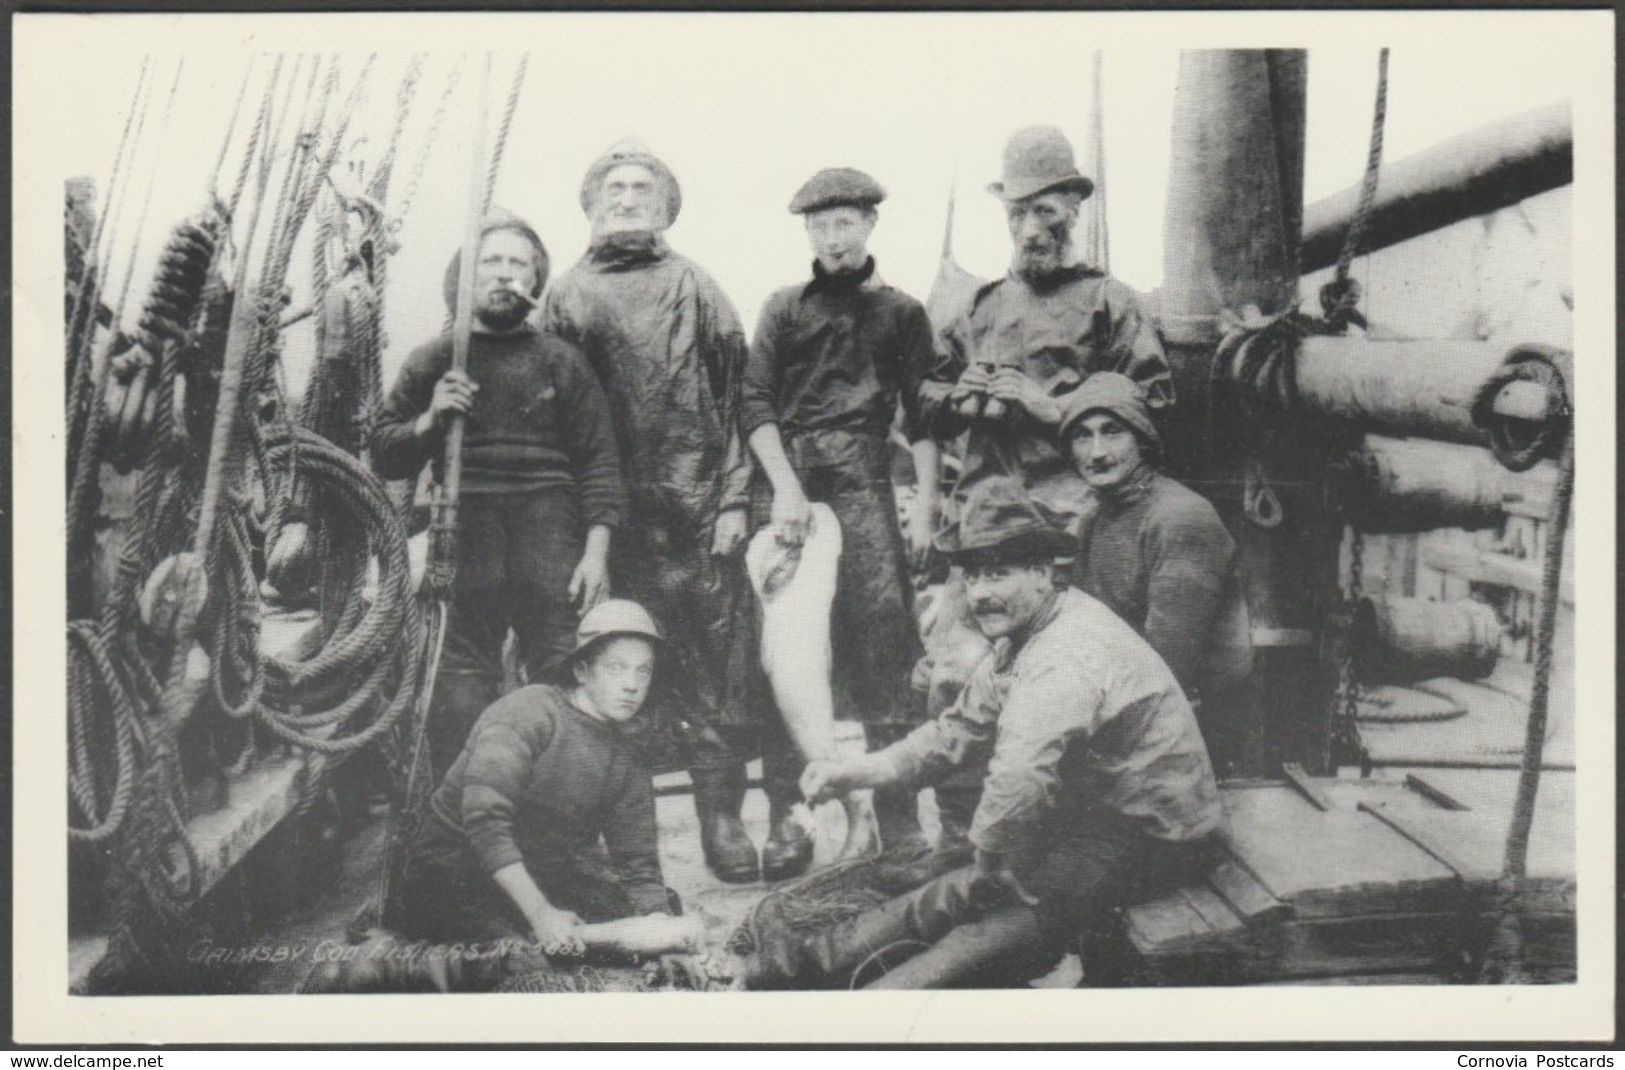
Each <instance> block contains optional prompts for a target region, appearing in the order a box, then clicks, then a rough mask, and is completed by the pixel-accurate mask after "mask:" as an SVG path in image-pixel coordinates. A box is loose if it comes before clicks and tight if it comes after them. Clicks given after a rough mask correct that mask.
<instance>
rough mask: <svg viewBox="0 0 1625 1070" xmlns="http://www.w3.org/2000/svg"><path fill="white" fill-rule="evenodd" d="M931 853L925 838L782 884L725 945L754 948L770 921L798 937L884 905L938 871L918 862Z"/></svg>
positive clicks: (743, 952) (744, 951) (735, 949)
mask: <svg viewBox="0 0 1625 1070" xmlns="http://www.w3.org/2000/svg"><path fill="white" fill-rule="evenodd" d="M930 853H931V848H930V847H929V846H927V845H925V844H920V843H914V844H909V845H907V846H903V847H896V848H893V849H891V850H888V851H883V852H881V853H880V854H878V855H872V856H870V857H866V858H854V859H851V860H848V861H845V862H836V863H834V864H833V865H829V866H825V867H824V868H822V869H817V870H814V871H812V872H811V873H808V874H807V875H806V876H804V877H799V878H797V879H796V880H793V881H790V882H788V883H785V884H782V885H780V886H779V887H777V888H775V889H773V890H772V891H771V892H769V893H767V895H765V896H763V897H762V899H761V900H760V901H758V902H757V904H756V905H755V906H754V907H752V908H751V911H750V913H749V914H747V915H746V916H745V920H744V921H743V922H741V923H740V926H739V928H737V929H736V930H734V932H733V935H731V936H730V937H729V938H728V942H727V944H726V945H725V946H726V949H727V950H728V951H730V952H732V953H733V954H736V955H740V956H748V955H751V954H753V953H754V952H755V951H756V950H757V949H758V947H759V946H760V945H761V938H760V934H761V931H762V929H761V927H762V926H765V925H768V924H771V925H773V926H775V927H782V928H783V929H785V930H787V935H789V936H792V937H799V936H803V935H806V934H808V933H812V932H815V931H817V930H820V929H824V928H828V927H829V926H832V925H836V924H839V923H840V922H843V921H846V920H847V919H848V918H852V917H855V916H857V915H858V914H861V913H863V912H864V911H865V910H870V909H872V908H874V907H877V906H880V905H881V904H882V903H885V902H886V901H888V900H890V899H894V898H896V897H897V896H899V895H902V894H904V893H905V892H908V891H911V890H912V889H913V888H915V887H918V886H919V885H921V884H924V883H925V882H926V881H927V880H929V879H930V878H931V877H932V876H934V873H929V872H924V871H923V870H922V868H921V866H920V863H922V862H923V861H924V860H925V858H926V856H927V855H929V854H930ZM768 918H771V919H772V920H771V922H768V921H767V920H765V919H768Z"/></svg>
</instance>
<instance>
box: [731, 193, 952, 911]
mask: <svg viewBox="0 0 1625 1070" xmlns="http://www.w3.org/2000/svg"><path fill="white" fill-rule="evenodd" d="M885 197H886V192H885V190H883V189H882V188H881V187H880V184H879V183H878V182H876V181H875V180H874V179H873V178H872V177H870V176H869V175H867V174H865V173H864V172H862V171H859V170H856V169H854V168H850V167H832V168H826V169H824V170H822V171H819V172H818V173H817V174H815V175H813V176H812V177H811V178H809V179H808V180H807V181H806V182H805V183H804V184H803V185H802V186H801V188H800V189H798V190H797V191H796V193H795V195H794V196H793V197H792V198H791V200H790V211H791V212H792V213H794V214H798V215H800V216H802V218H803V221H804V223H805V226H806V231H807V238H808V241H809V243H810V244H811V246H812V251H813V257H814V258H813V263H812V278H811V279H809V280H806V281H802V282H797V283H795V284H793V285H790V286H786V287H784V288H783V289H780V290H778V291H777V292H775V293H774V294H773V295H772V296H771V297H769V298H768V300H767V303H766V304H765V305H764V306H763V308H762V314H761V319H760V322H759V323H758V325H757V328H756V337H755V340H754V342H753V343H752V345H751V353H750V360H749V363H747V365H746V367H745V387H744V399H743V403H742V405H741V407H740V426H741V429H742V430H743V432H744V434H745V436H746V438H747V441H748V442H749V443H750V447H751V449H752V451H753V452H754V453H755V455H756V458H757V463H758V467H759V469H760V475H759V476H758V479H757V483H756V488H755V495H754V513H755V515H754V517H753V519H754V520H755V522H756V525H757V526H760V525H762V524H765V523H771V524H772V526H773V528H774V531H775V534H776V537H777V538H778V539H779V541H780V542H782V543H785V544H787V545H791V546H795V545H799V544H800V543H801V542H802V540H803V539H804V538H805V537H806V534H807V526H808V524H809V522H810V516H811V514H810V512H809V504H810V502H814V501H817V502H824V503H826V504H828V505H829V506H830V508H831V509H832V510H833V512H834V515H835V518H836V520H837V521H838V522H839V523H840V526H841V538H842V552H841V557H840V563H839V566H838V568H839V572H838V575H837V581H836V590H835V600H834V605H833V607H832V611H831V613H832V622H831V629H830V633H831V638H832V640H833V651H832V654H833V659H834V661H833V665H834V671H833V672H832V674H831V675H832V681H831V682H832V684H833V685H834V687H835V694H836V715H837V717H839V718H841V719H844V720H858V721H863V722H865V725H866V729H867V734H868V737H869V742H870V743H871V745H873V744H877V743H880V744H883V743H887V742H891V741H892V740H895V739H897V738H899V737H900V736H901V735H902V734H904V733H906V732H907V731H908V730H909V729H910V728H911V727H913V726H914V725H916V724H918V723H919V721H920V720H921V718H922V717H923V715H924V705H923V703H922V702H921V701H920V700H919V698H918V697H917V696H916V695H915V693H914V692H913V691H912V690H911V689H910V687H909V674H910V672H911V670H912V668H913V666H914V663H915V662H916V661H917V660H918V659H919V657H920V655H921V653H922V649H921V646H920V641H919V635H918V630H917V627H916V625H915V622H914V608H913V587H912V585H911V582H910V578H909V559H908V553H907V550H906V549H905V544H904V535H903V532H902V531H901V530H900V528H899V525H898V519H897V505H896V499H895V497H894V496H893V492H892V482H891V453H890V448H889V445H888V434H889V432H890V430H891V428H892V426H893V424H894V422H897V421H898V420H899V419H900V420H901V423H902V426H903V428H904V430H905V433H906V434H907V435H908V437H909V438H910V439H911V440H912V439H919V438H922V437H923V436H924V429H923V427H922V424H921V421H920V417H919V384H920V380H921V379H922V378H923V377H924V376H925V374H926V373H927V372H928V371H929V370H930V367H931V365H932V363H933V361H934V353H933V350H932V337H931V323H930V320H929V319H927V318H926V314H925V308H924V306H923V305H921V304H920V302H918V301H916V300H915V299H914V298H912V297H910V296H909V295H908V294H905V293H904V292H903V291H901V290H898V289H896V288H894V287H892V286H889V285H887V284H886V283H885V282H883V281H881V278H880V275H879V274H878V273H877V272H876V270H875V260H874V257H872V256H870V255H869V251H868V241H869V235H870V233H871V232H872V231H873V230H874V226H875V222H876V219H877V218H878V215H877V212H876V205H878V204H879V203H880V202H881V201H882V200H884V199H885ZM911 534H912V535H914V536H915V537H916V541H917V542H920V543H921V546H920V547H919V549H920V550H921V552H922V554H923V551H924V550H925V548H926V547H925V545H924V543H925V540H926V539H928V538H929V531H928V530H927V529H924V528H921V529H919V530H916V531H914V532H912V533H911ZM764 769H765V772H766V773H767V776H766V781H767V793H768V801H769V806H770V811H771V813H770V821H771V830H770V833H769V836H768V840H767V844H766V846H765V848H764V850H763V854H762V868H763V874H764V876H766V877H767V878H768V879H769V880H774V879H781V878H783V877H787V876H793V875H794V874H796V873H799V872H801V871H802V870H805V869H806V867H807V865H808V863H809V862H810V861H811V860H812V841H811V839H810V838H809V837H808V836H807V834H806V832H805V831H803V829H802V828H801V826H800V825H799V824H797V823H796V822H795V821H793V820H792V819H791V810H790V808H791V806H792V805H793V804H794V803H795V802H797V801H798V800H799V798H800V795H799V792H798V790H797V780H798V778H799V774H800V757H799V756H793V755H790V754H789V753H788V750H787V748H783V747H775V748H773V749H772V751H771V752H770V753H769V754H767V755H766V756H765V767H764ZM875 813H876V816H877V817H878V819H879V820H878V824H879V826H880V828H879V831H880V838H881V844H882V846H883V847H884V848H886V849H888V850H891V849H893V848H898V847H903V846H907V845H908V844H910V843H923V839H924V834H923V833H922V832H921V829H920V824H919V821H918V818H917V815H916V812H915V793H914V792H912V791H881V792H877V793H876V795H875Z"/></svg>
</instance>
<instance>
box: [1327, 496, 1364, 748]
mask: <svg viewBox="0 0 1625 1070" xmlns="http://www.w3.org/2000/svg"><path fill="white" fill-rule="evenodd" d="M1350 535H1351V538H1350V540H1349V587H1348V598H1347V601H1346V603H1345V606H1346V610H1345V612H1346V617H1345V624H1344V629H1345V630H1344V633H1343V663H1342V666H1341V667H1340V669H1339V672H1338V700H1337V714H1336V719H1337V723H1336V724H1334V725H1333V728H1332V740H1333V745H1334V747H1336V748H1338V749H1341V750H1343V751H1344V753H1347V754H1351V755H1353V756H1354V757H1356V758H1358V759H1359V762H1360V775H1361V776H1370V775H1371V755H1370V753H1369V752H1368V751H1367V750H1366V748H1365V742H1364V741H1363V740H1362V739H1361V738H1360V680H1359V674H1358V672H1357V668H1358V666H1357V665H1356V663H1355V653H1354V646H1355V644H1354V616H1355V612H1356V611H1357V610H1358V609H1359V607H1360V596H1361V594H1362V593H1363V591H1364V583H1365V537H1364V536H1363V535H1361V534H1360V530H1359V529H1358V528H1350ZM1333 757H1334V764H1335V758H1336V756H1335V755H1334V756H1333Z"/></svg>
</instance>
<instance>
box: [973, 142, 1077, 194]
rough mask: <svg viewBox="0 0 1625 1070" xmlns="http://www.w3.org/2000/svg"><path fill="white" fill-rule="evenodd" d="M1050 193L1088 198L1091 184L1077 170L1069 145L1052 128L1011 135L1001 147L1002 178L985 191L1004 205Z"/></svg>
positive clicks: (1070, 144) (1070, 145) (1069, 143)
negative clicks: (1062, 190) (1061, 190)
mask: <svg viewBox="0 0 1625 1070" xmlns="http://www.w3.org/2000/svg"><path fill="white" fill-rule="evenodd" d="M1053 189H1064V190H1071V191H1073V192H1075V193H1077V194H1079V195H1080V196H1084V197H1087V196H1089V194H1091V193H1093V192H1094V190H1095V184H1094V182H1092V181H1090V179H1089V178H1088V177H1087V176H1086V175H1084V174H1083V173H1082V172H1081V171H1079V170H1078V165H1077V164H1076V163H1075V162H1074V161H1073V159H1072V143H1071V142H1069V141H1067V139H1066V135H1065V134H1063V133H1061V132H1060V131H1059V130H1058V129H1056V128H1055V127H1053V126H1029V127H1026V128H1024V129H1021V130H1017V131H1016V132H1015V133H1014V134H1011V135H1010V140H1009V141H1008V142H1006V143H1005V146H1004V178H1003V180H1002V181H999V182H993V183H989V185H988V187H987V191H988V192H989V193H991V194H993V196H995V197H999V198H1001V199H1003V200H1005V201H1022V200H1026V199H1027V198H1028V197H1032V196H1036V195H1037V194H1040V193H1046V192H1048V191H1050V190H1053Z"/></svg>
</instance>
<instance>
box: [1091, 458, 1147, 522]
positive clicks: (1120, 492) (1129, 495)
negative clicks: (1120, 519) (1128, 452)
mask: <svg viewBox="0 0 1625 1070" xmlns="http://www.w3.org/2000/svg"><path fill="white" fill-rule="evenodd" d="M1156 479H1157V470H1156V469H1155V468H1153V467H1152V466H1151V465H1149V464H1147V465H1142V466H1141V470H1140V471H1139V472H1138V473H1137V474H1135V475H1134V476H1132V477H1130V478H1129V479H1128V480H1126V481H1125V482H1123V483H1120V484H1118V485H1117V486H1115V487H1112V488H1110V489H1108V490H1098V491H1096V492H1095V496H1096V497H1098V498H1099V499H1100V502H1101V504H1102V505H1105V506H1106V507H1108V508H1110V509H1112V510H1113V511H1115V510H1118V509H1121V508H1123V507H1124V506H1126V505H1129V504H1130V503H1132V502H1137V501H1139V500H1140V499H1141V498H1143V497H1145V496H1146V495H1147V494H1149V493H1151V484H1152V483H1154V482H1156Z"/></svg>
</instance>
